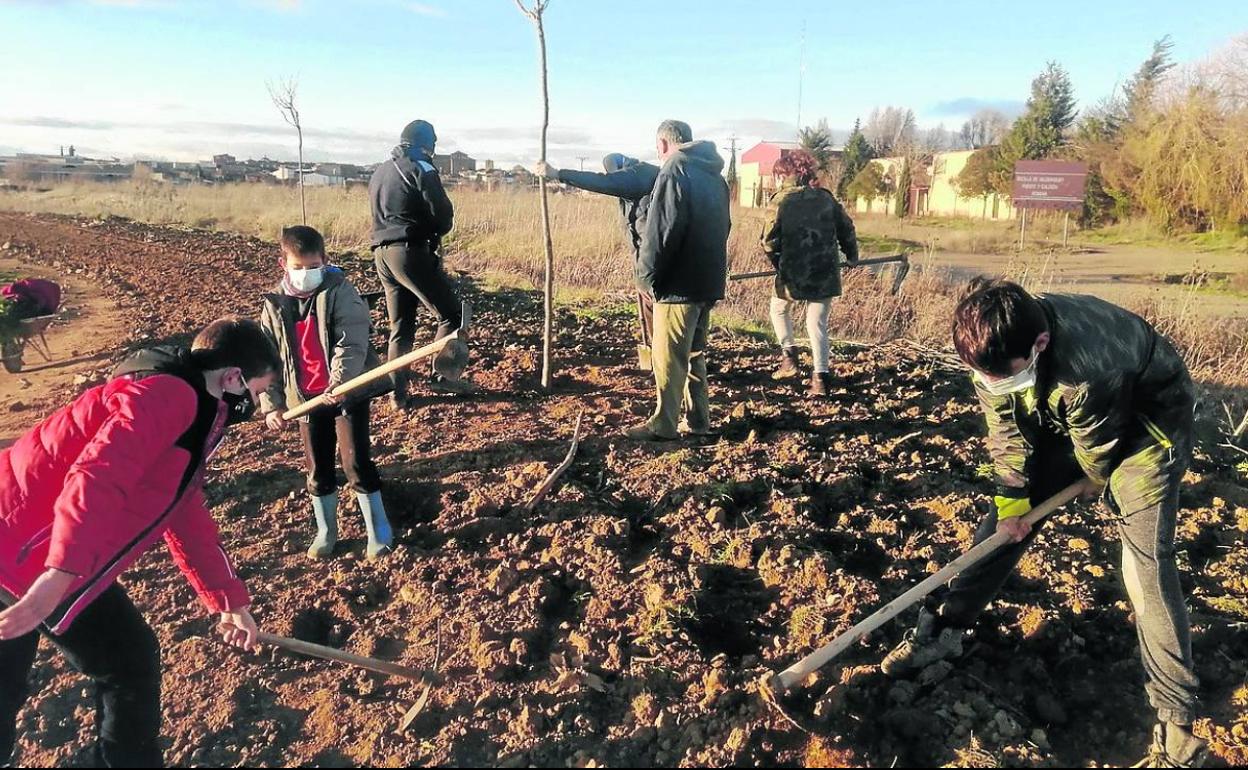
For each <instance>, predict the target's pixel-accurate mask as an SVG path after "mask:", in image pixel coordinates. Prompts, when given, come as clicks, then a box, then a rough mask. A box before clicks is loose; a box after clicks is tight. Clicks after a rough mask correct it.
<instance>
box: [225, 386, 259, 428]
mask: <svg viewBox="0 0 1248 770" xmlns="http://www.w3.org/2000/svg"><path fill="white" fill-rule="evenodd" d="M221 400H222V401H224V402H225V405H226V406H227V407H229V409H230V411H229V416H227V417H226V420H225V424H226V425H237V424H238V423H240V422H247V421H248V420H250V419H251V418H252V417H253V416H254V415H255V414H256V402H255V401H252V400H251V394H250V393H230V392H228V391H227V392H226V393H225V394H223V397H222V399H221Z"/></svg>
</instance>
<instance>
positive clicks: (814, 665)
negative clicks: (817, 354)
mask: <svg viewBox="0 0 1248 770" xmlns="http://www.w3.org/2000/svg"><path fill="white" fill-rule="evenodd" d="M1088 485H1089V482H1088V481H1087V480H1086V479H1085V480H1081V481H1078V482H1076V483H1074V484H1071V485H1070V486H1068V487H1066V488H1065V489H1063V490H1062V491H1061V492H1058V493H1057V494H1056V495H1053V496H1052V497H1050V498H1049V499H1048V500H1045V501H1044V502H1043V503H1041V504H1040V505H1039V506H1037V507H1036V508H1034V509H1032V511H1031V512H1030V513H1028V514H1027V515H1026V516H1024V517H1023V521H1026V522H1027V523H1029V524H1032V525H1033V526H1034V525H1035V524H1036V522H1038V521H1040V520H1041V519H1043V518H1044V517H1046V516H1048V515H1049V514H1051V513H1053V512H1054V511H1056V510H1057V509H1058V508H1061V507H1062V506H1063V505H1065V504H1066V503H1069V502H1070V501H1071V500H1074V499H1075V498H1076V497H1078V496H1079V495H1081V494H1083V493H1084V492H1085V491H1087V489H1088ZM1008 540H1009V537H1008V535H1006V534H1005V533H1004V532H997V533H995V534H993V536H992V537H990V538H988V539H987V540H985V541H984V542H982V543H980V544H979V545H977V546H975V547H974V548H972V549H971V550H969V551H967V552H966V553H964V554H962V555H961V556H959V557H958V558H956V559H954V560H953V561H952V562H950V563H949V564H948V565H946V566H945V568H944V569H942V570H940V571H939V572H937V573H936V574H934V575H932V576H930V577H928V578H927V579H926V580H924V581H923V582H921V583H919V584H918V585H916V586H915V587H914V588H911V589H910V590H909V591H906V592H905V593H904V594H902V595H901V596H898V597H897V598H896V599H893V600H892V601H891V602H889V603H888V604H886V605H884V606H883V607H882V608H880V609H879V610H876V611H875V612H874V613H873V614H872V615H870V616H869V617H868V618H866V619H865V620H863V621H862V622H860V623H858V624H857V625H856V626H854V627H853V628H851V629H849V630H848V631H846V632H845V633H843V634H841V635H840V636H838V637H836V638H835V639H833V640H832V641H831V642H828V643H827V644H825V645H824V646H823V647H820V648H819V649H817V650H815V651H814V652H812V653H810V654H809V655H807V656H806V657H804V658H802V659H801V660H799V661H798V662H796V663H794V664H793V665H791V666H789V667H788V668H786V669H785V670H784V671H782V672H780V673H779V674H777V675H776V676H775V677H774V678H773V679H772V687H773V688H774V689H775V690H776V692H781V693H783V692H785V691H787V690H788V689H789V688H790V687H792V686H793V685H794V684H797V683H798V682H800V681H801V680H803V679H805V678H806V677H807V676H809V675H810V673H811V672H812V671H815V670H816V669H819V668H821V667H822V666H823V665H824V664H826V663H827V662H828V661H830V660H832V659H833V658H835V657H836V656H837V655H840V654H841V653H842V652H844V651H845V650H847V649H849V647H851V646H852V645H854V644H855V643H857V642H858V641H859V640H860V639H862V638H863V637H864V636H866V635H867V634H869V633H871V632H872V631H874V630H876V629H877V628H879V627H880V626H882V625H884V624H885V623H887V622H888V621H890V620H892V619H893V618H895V617H897V616H898V615H900V614H901V613H902V612H904V611H905V610H906V609H908V608H909V607H910V606H911V605H912V604H914V603H915V602H917V601H919V600H920V599H922V598H923V597H925V596H927V595H928V594H929V593H931V592H932V591H934V590H936V589H937V588H938V587H940V586H941V585H943V584H944V583H946V582H948V581H949V580H952V579H953V578H954V577H955V576H956V575H958V573H960V572H962V570H964V569H966V568H967V567H970V566H971V565H972V564H976V563H978V562H980V561H982V560H983V559H985V558H987V557H988V556H989V555H990V554H992V553H993V552H994V551H996V550H997V549H998V548H1000V547H1001V546H1003V545H1005V544H1006V543H1007V542H1008Z"/></svg>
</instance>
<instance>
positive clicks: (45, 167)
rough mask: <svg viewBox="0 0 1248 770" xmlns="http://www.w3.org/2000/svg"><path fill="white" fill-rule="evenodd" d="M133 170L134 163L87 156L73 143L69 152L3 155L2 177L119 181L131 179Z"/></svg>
mask: <svg viewBox="0 0 1248 770" xmlns="http://www.w3.org/2000/svg"><path fill="white" fill-rule="evenodd" d="M133 173H134V166H132V165H130V164H125V163H122V162H121V161H120V160H118V159H117V158H109V159H104V160H101V159H95V158H84V157H83V156H81V155H78V154H77V152H76V151H75V150H74V148H73V147H72V146H71V147H70V148H69V153H68V154H64V151H63V150H62V153H61V154H58V155H43V154H39V153H28V152H19V153H17V154H16V155H12V156H8V157H0V177H3V178H4V179H5V180H6V181H8V182H10V183H16V182H38V183H44V184H48V183H54V182H70V181H84V182H87V181H90V182H118V181H122V180H125V179H129V178H130V177H131V176H132V175H133Z"/></svg>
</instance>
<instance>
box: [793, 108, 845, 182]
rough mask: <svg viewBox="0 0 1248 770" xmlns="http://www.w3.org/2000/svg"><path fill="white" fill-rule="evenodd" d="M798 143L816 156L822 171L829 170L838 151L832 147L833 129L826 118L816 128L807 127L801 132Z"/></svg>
mask: <svg viewBox="0 0 1248 770" xmlns="http://www.w3.org/2000/svg"><path fill="white" fill-rule="evenodd" d="M798 142H799V143H800V144H801V145H802V149H803V150H805V151H806V152H809V153H810V154H811V155H813V156H814V158H815V162H816V163H818V164H819V170H820V171H827V170H828V167H829V166H830V165H831V163H832V159H833V158H834V157H835V154H836V150H835V148H834V147H833V146H832V129H830V128H828V121H827V119H826V118H825V119H821V120H820V121H819V123H818V124H817V125H815V126H807V127H806V128H803V129H802V130H801V131H799V132H798Z"/></svg>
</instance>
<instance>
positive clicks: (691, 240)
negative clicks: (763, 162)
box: [637, 141, 732, 303]
mask: <svg viewBox="0 0 1248 770" xmlns="http://www.w3.org/2000/svg"><path fill="white" fill-rule="evenodd" d="M723 169H724V160H723V158H721V157H720V156H719V153H718V152H716V150H715V145H714V144H712V143H711V142H706V141H696V142H689V143H687V144H683V145H681V146H680V147H679V148H678V149H677V150H676V151H675V152H674V153H672V155H671V156H670V157H669V158H668V159H667V161H666V162H665V163H664V164H663V168H662V169H661V170H660V171H659V176H658V179H656V180H655V183H654V190H653V191H652V192H651V194H650V206H649V209H648V210H647V212H646V222H645V227H644V228H643V230H642V236H641V247H640V251H639V253H638V257H637V286H638V288H640V289H641V290H642V291H644V292H646V293H648V294H650V295H651V296H653V297H654V299H655V301H656V302H665V303H684V302H716V301H718V300H721V299H723V298H724V289H725V287H726V284H727V280H728V232H729V230H730V229H731V227H732V223H731V220H730V218H729V214H728V183H727V182H725V181H724V178H723V176H721V172H722V171H723Z"/></svg>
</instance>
